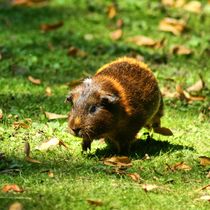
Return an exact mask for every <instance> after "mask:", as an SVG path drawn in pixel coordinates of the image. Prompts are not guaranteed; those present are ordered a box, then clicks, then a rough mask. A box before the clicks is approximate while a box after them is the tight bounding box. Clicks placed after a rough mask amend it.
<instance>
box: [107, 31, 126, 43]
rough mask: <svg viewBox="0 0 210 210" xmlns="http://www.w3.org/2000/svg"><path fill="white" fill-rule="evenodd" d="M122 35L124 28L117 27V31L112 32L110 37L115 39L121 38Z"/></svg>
mask: <svg viewBox="0 0 210 210" xmlns="http://www.w3.org/2000/svg"><path fill="white" fill-rule="evenodd" d="M122 35H123V32H122V29H117V30H116V31H113V32H111V33H110V37H111V39H112V40H114V41H116V40H119V39H120V38H121V37H122Z"/></svg>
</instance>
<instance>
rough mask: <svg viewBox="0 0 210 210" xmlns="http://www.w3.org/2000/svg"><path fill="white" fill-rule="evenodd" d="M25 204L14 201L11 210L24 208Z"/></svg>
mask: <svg viewBox="0 0 210 210" xmlns="http://www.w3.org/2000/svg"><path fill="white" fill-rule="evenodd" d="M22 209H23V205H22V204H21V203H20V202H17V201H16V202H14V203H12V204H11V205H10V206H9V210H22Z"/></svg>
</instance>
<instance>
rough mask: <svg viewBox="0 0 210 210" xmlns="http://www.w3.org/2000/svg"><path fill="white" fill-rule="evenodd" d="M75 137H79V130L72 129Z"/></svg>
mask: <svg viewBox="0 0 210 210" xmlns="http://www.w3.org/2000/svg"><path fill="white" fill-rule="evenodd" d="M72 131H73V132H74V135H75V136H81V128H72Z"/></svg>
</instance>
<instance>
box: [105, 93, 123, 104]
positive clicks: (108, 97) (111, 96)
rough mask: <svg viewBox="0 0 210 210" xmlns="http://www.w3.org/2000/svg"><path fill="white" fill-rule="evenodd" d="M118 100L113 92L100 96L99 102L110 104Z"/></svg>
mask: <svg viewBox="0 0 210 210" xmlns="http://www.w3.org/2000/svg"><path fill="white" fill-rule="evenodd" d="M118 102H119V97H118V96H116V95H114V94H104V95H102V96H101V104H102V105H104V106H106V105H111V104H117V103H118Z"/></svg>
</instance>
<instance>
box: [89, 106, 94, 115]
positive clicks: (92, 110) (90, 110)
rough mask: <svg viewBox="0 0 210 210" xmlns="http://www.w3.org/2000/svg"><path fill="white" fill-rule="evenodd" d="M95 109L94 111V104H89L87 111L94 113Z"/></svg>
mask: <svg viewBox="0 0 210 210" xmlns="http://www.w3.org/2000/svg"><path fill="white" fill-rule="evenodd" d="M95 111H96V105H92V106H90V108H89V112H90V113H94V112H95Z"/></svg>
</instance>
